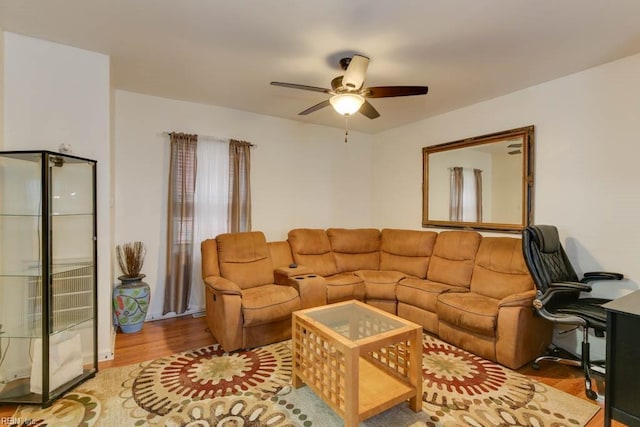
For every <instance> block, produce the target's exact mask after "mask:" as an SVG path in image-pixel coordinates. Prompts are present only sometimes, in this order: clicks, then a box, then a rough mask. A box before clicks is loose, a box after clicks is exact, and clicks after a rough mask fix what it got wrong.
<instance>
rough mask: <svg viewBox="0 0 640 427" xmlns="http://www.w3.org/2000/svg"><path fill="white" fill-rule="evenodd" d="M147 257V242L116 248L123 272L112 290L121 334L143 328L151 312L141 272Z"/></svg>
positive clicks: (146, 286) (114, 308) (148, 290)
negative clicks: (148, 313)
mask: <svg viewBox="0 0 640 427" xmlns="http://www.w3.org/2000/svg"><path fill="white" fill-rule="evenodd" d="M146 254H147V251H146V248H145V246H144V243H142V242H132V243H125V244H123V245H118V246H116V258H117V259H118V265H119V266H120V270H122V273H123V274H122V276H119V277H118V280H120V282H121V283H120V284H119V285H117V286H116V287H115V288H114V289H113V310H114V314H115V317H116V320H117V322H118V325H119V326H120V329H121V330H122V332H125V333H131V332H138V331H140V330H141V329H142V326H143V324H144V321H145V318H146V316H147V310H148V309H149V299H150V291H151V289H150V286H149V284H147V283H145V282H143V281H142V279H143V278H144V277H145V275H144V274H142V273H141V271H142V265H143V264H144V257H145V255H146Z"/></svg>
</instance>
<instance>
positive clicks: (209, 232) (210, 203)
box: [189, 138, 229, 310]
mask: <svg viewBox="0 0 640 427" xmlns="http://www.w3.org/2000/svg"><path fill="white" fill-rule="evenodd" d="M197 158H198V171H197V175H196V193H195V213H194V217H195V220H194V227H193V241H194V243H195V244H194V245H193V264H192V265H193V274H192V276H191V277H192V278H193V283H192V288H191V294H190V297H189V308H190V309H191V310H201V309H203V308H204V306H205V292H204V290H205V287H204V282H203V280H202V255H201V253H200V242H202V241H203V240H205V239H211V238H213V237H215V236H217V235H218V234H220V233H226V232H227V218H228V205H229V140H228V139H222V138H206V139H201V140H199V141H198V150H197Z"/></svg>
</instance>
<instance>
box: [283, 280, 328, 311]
mask: <svg viewBox="0 0 640 427" xmlns="http://www.w3.org/2000/svg"><path fill="white" fill-rule="evenodd" d="M286 284H287V285H289V286H292V287H293V288H295V289H296V290H297V291H298V295H300V309H304V308H310V307H318V306H321V305H326V304H327V281H326V280H325V279H324V277H322V276H319V275H317V274H301V275H296V276H293V277H290V278H288V279H287V283H286Z"/></svg>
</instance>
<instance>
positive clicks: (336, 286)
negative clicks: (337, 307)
mask: <svg viewBox="0 0 640 427" xmlns="http://www.w3.org/2000/svg"><path fill="white" fill-rule="evenodd" d="M325 280H326V281H327V303H329V304H330V303H333V302H338V301H344V300H349V299H358V300H364V282H363V281H362V279H361V278H360V277H358V276H356V275H355V274H353V273H339V274H334V275H333V276H328V277H325Z"/></svg>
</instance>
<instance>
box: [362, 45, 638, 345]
mask: <svg viewBox="0 0 640 427" xmlns="http://www.w3.org/2000/svg"><path fill="white" fill-rule="evenodd" d="M639 75H640V55H634V56H631V57H627V58H624V59H622V60H619V61H615V62H612V63H609V64H605V65H602V66H599V67H596V68H592V69H589V70H586V71H583V72H580V73H576V74H573V75H570V76H567V77H564V78H561V79H557V80H553V81H550V82H547V83H544V84H541V85H538V86H534V87H531V88H528V89H525V90H522V91H519V92H515V93H512V94H510V95H506V96H503V97H500V98H496V99H493V100H490V101H486V102H482V103H479V104H476V105H472V106H469V107H466V108H463V109H460V110H457V111H453V112H450V113H447V114H443V115H440V116H437V117H433V118H430V119H427V120H424V121H420V122H417V123H413V124H410V125H407V126H403V127H401V128H397V129H393V130H390V131H387V132H385V133H381V134H378V135H376V136H375V138H374V139H375V150H374V163H373V167H374V168H375V169H376V170H378V171H380V173H378V174H377V175H375V179H374V187H375V191H374V206H376V209H375V211H374V224H375V225H376V226H388V227H402V228H413V229H419V228H420V220H421V197H422V192H421V183H422V169H421V166H422V165H421V161H422V160H421V148H422V147H425V146H428V145H433V144H438V143H442V142H447V141H453V140H458V139H462V138H466V137H472V136H476V135H484V134H486V133H491V132H497V131H501V130H507V129H512V128H517V127H522V126H527V125H531V124H533V125H535V145H536V149H535V194H534V200H535V215H534V222H535V223H537V224H554V225H556V226H557V227H558V229H559V231H560V234H561V238H562V240H563V242H564V244H565V248H566V250H567V252H568V254H569V257H570V258H571V260H572V262H573V263H574V266H575V268H576V270H577V271H578V273H579V274H581V273H582V272H585V271H593V270H602V269H604V270H609V271H618V272H621V273H624V274H625V276H626V277H627V280H625V281H623V282H619V283H602V284H597V285H596V286H595V290H594V292H593V294H594V295H596V296H605V297H616V296H619V295H622V294H624V293H626V292H628V291H629V290H630V289H637V288H638V287H639V286H638V283H639V282H640V263H639V262H638V248H637V246H638V241H639V240H640V223H639V222H638V218H639V217H640V191H638V188H637V183H638V162H639V160H638V159H639V158H640V144H639V142H638V131H637V129H638V126H637V122H638V114H639V113H640V80H638V76H639ZM383 166H384V167H383ZM571 335H572V336H571V337H569V338H568V339H569V340H571V341H572V343H574V344H575V345H576V348H577V346H578V343H579V337H576V336H575V334H571ZM593 341H596V343H595V344H594V346H595V348H594V350H593V351H594V353H595V354H596V355H598V354H599V355H600V356H603V355H604V341H603V340H593Z"/></svg>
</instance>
